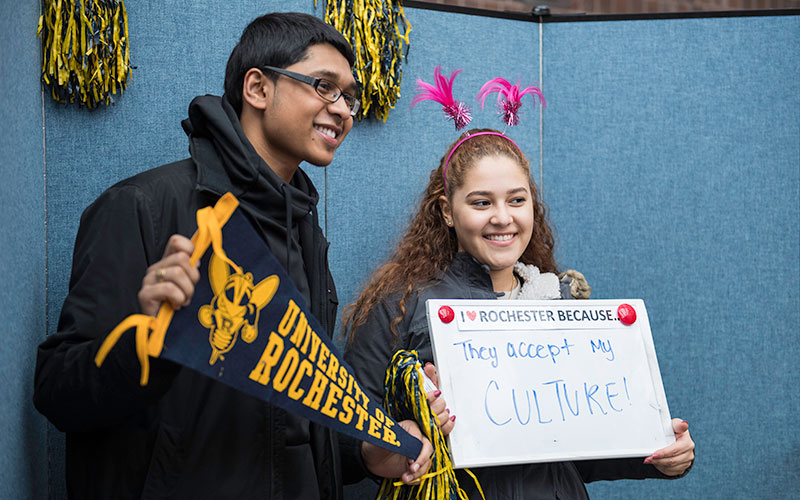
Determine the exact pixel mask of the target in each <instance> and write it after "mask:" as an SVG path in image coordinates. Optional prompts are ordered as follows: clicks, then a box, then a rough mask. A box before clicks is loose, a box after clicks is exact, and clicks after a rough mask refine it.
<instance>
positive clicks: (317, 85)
mask: <svg viewBox="0 0 800 500" xmlns="http://www.w3.org/2000/svg"><path fill="white" fill-rule="evenodd" d="M259 69H261V70H262V71H263V70H267V71H274V72H275V73H278V74H281V75H284V76H288V77H289V78H293V79H295V80H297V81H298V82H303V83H307V84H309V85H311V86H312V87H314V90H316V91H317V94H319V96H320V97H322V98H323V99H325V100H326V101H328V102H336V101H338V100H339V98H340V97H341V98H343V99H344V103H345V104H346V105H347V107H348V109H350V116H355V115H356V113H358V110H359V109H360V108H361V101H359V100H358V98H357V97H356V96H353V95H350V94H345V93H344V92H343V91H342V89H340V88H339V86H338V85H336V84H335V83H333V82H332V81H330V80H326V79H325V78H316V77H313V76H308V75H303V74H301V73H295V72H294V71H289V70H286V69H282V68H276V67H275V66H262V67H261V68H259Z"/></svg>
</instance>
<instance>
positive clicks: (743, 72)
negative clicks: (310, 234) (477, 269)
mask: <svg viewBox="0 0 800 500" xmlns="http://www.w3.org/2000/svg"><path fill="white" fill-rule="evenodd" d="M126 6H127V9H128V16H129V25H130V36H131V40H132V50H131V57H132V64H133V65H134V66H136V67H137V69H136V70H135V71H134V72H133V80H132V82H131V83H130V84H129V87H128V90H127V91H126V92H125V94H124V95H123V96H121V97H118V98H117V99H116V104H115V105H114V106H113V107H110V108H106V109H99V110H96V111H93V112H89V111H87V110H85V109H77V108H75V107H65V106H63V105H59V104H56V103H54V102H52V100H50V99H49V98H47V99H45V106H44V119H45V123H46V147H45V148H44V150H43V149H42V135H41V119H42V114H41V113H42V112H41V109H42V104H41V98H40V95H39V85H38V79H37V78H38V65H39V62H38V57H39V53H38V46H37V44H38V41H37V40H36V39H33V38H32V37H31V36H29V35H30V31H32V30H27V28H25V23H22V22H19V21H20V20H23V19H27V20H28V21H27V23H28V25H30V26H33V25H35V18H36V15H37V13H36V12H35V7H31V6H18V7H14V8H13V9H11V10H12V11H13V12H12V15H11V16H4V17H3V19H2V21H0V22H1V23H2V24H1V25H2V26H3V27H4V29H3V30H2V31H0V33H1V34H0V40H3V43H4V45H5V46H8V47H10V48H11V50H6V51H3V55H2V56H0V57H2V59H0V61H2V66H1V67H2V68H3V69H5V68H9V67H11V68H14V69H15V73H14V77H13V78H11V79H7V78H5V75H6V74H7V73H5V71H4V78H3V80H2V87H1V88H2V89H3V95H2V99H1V101H0V113H2V114H3V117H4V118H5V120H4V122H5V123H15V124H16V128H15V129H14V130H12V131H11V133H10V134H4V135H3V137H2V139H0V141H2V142H0V146H1V147H2V151H3V153H4V156H5V157H6V158H13V161H12V162H9V161H6V162H5V163H3V171H2V174H3V175H4V177H5V178H7V179H12V180H13V181H12V183H11V186H13V187H14V189H12V190H8V189H7V190H6V191H9V192H8V193H6V192H5V191H4V194H5V196H3V203H4V207H5V208H6V213H14V214H15V216H16V215H17V214H19V215H18V216H16V217H15V218H14V222H12V223H11V224H10V227H11V231H10V232H9V233H7V234H6V236H5V238H8V237H9V236H10V239H3V240H2V244H3V247H2V248H1V249H0V250H3V254H4V255H6V257H4V258H3V260H2V266H3V267H2V270H3V275H4V276H7V278H6V279H7V280H8V281H7V283H13V284H15V285H14V286H15V287H18V288H12V287H10V286H9V285H7V286H6V287H4V289H5V290H12V289H14V290H16V292H15V293H14V294H10V293H9V292H8V291H7V292H5V294H6V295H7V296H8V297H6V295H4V296H3V301H2V303H3V307H4V309H3V310H4V313H5V311H8V313H9V314H10V313H12V312H13V313H14V316H13V317H14V318H15V320H14V321H18V322H19V323H14V321H12V322H10V323H7V325H8V327H9V328H10V330H9V332H14V331H22V332H26V335H24V336H17V337H20V338H17V337H14V336H13V335H10V334H9V333H5V334H4V335H5V337H4V345H5V346H12V348H11V349H4V350H3V351H2V352H0V361H2V362H3V366H4V373H5V371H8V372H9V373H8V374H7V377H6V380H9V381H12V382H13V383H12V384H10V385H9V386H8V387H4V389H3V390H4V391H8V392H4V393H3V394H4V395H6V394H8V396H6V397H7V398H10V400H11V401H13V402H15V403H13V404H11V405H10V406H8V407H6V406H5V405H4V406H3V407H2V409H0V416H2V418H3V421H4V422H6V421H8V422H9V427H12V428H16V429H18V432H17V433H8V434H10V435H6V436H4V437H3V438H0V439H3V441H2V449H3V452H2V455H0V457H2V458H0V460H2V462H0V464H2V465H4V466H6V469H5V470H7V471H8V470H10V471H12V474H13V476H12V477H14V480H15V483H16V484H18V485H19V488H18V490H17V491H12V492H11V494H12V495H13V496H14V497H18V496H23V497H41V496H43V495H44V493H43V489H44V487H45V482H46V483H47V485H48V486H49V490H50V492H49V495H50V497H51V498H64V497H65V494H64V491H63V450H62V449H61V443H62V441H61V438H60V434H58V433H57V432H56V433H54V436H55V440H54V442H53V443H51V445H50V448H49V452H48V454H49V459H50V462H51V464H52V466H51V469H50V475H49V479H48V480H47V481H45V479H44V477H43V474H44V472H43V471H44V468H45V465H44V461H45V456H44V453H45V451H44V443H45V426H44V419H43V418H42V417H40V416H38V414H35V413H34V411H33V409H32V406H31V405H30V402H29V401H30V390H29V388H30V386H31V376H32V372H33V356H34V355H35V345H36V344H37V343H38V342H39V341H41V339H42V335H43V331H44V330H45V329H48V330H49V332H50V333H52V332H53V331H54V330H55V328H56V323H57V319H58V314H59V311H60V307H61V303H62V301H63V298H64V296H65V295H66V291H67V280H68V277H69V270H70V266H71V252H72V244H73V241H74V237H75V232H76V230H77V224H78V219H79V216H80V213H81V211H82V210H83V209H84V208H85V207H86V205H88V204H89V203H90V202H91V201H92V200H93V199H94V198H95V197H96V196H97V195H98V194H99V193H100V192H101V191H102V190H103V189H105V188H106V187H108V186H110V185H111V184H113V183H114V182H116V181H118V180H120V179H122V178H124V177H127V176H129V175H132V174H134V173H136V172H139V171H142V170H145V169H148V168H151V167H154V166H157V165H159V164H162V163H165V162H169V161H173V160H178V159H181V158H184V157H185V156H186V155H187V143H186V139H185V136H184V134H183V132H182V130H181V128H180V120H182V119H183V118H185V116H186V110H187V106H188V103H189V101H190V100H191V98H192V97H194V96H195V95H198V94H204V93H215V94H219V93H221V90H222V81H223V75H224V67H225V62H226V60H227V57H228V55H229V53H230V50H231V49H232V47H233V46H234V44H235V43H236V41H237V39H238V36H239V35H240V33H241V30H242V29H243V27H244V26H245V25H246V23H247V22H248V21H249V20H251V19H253V18H254V17H256V16H258V15H260V14H263V13H264V12H265V11H266V10H267V9H269V10H275V11H278V10H295V11H297V10H299V11H304V12H309V13H314V6H313V2H312V1H311V0H302V1H301V0H282V1H273V2H269V5H265V4H264V2H256V1H252V0H237V1H235V2H195V1H189V0H167V1H165V2H151V1H143V0H128V1H127V2H126ZM3 9H4V11H7V10H9V8H8V7H3ZM317 14H318V15H320V13H319V12H317ZM406 14H407V16H408V19H409V21H410V22H411V25H412V27H413V31H412V33H411V49H410V52H409V57H408V60H407V61H405V63H404V64H403V69H404V75H403V83H402V88H401V93H402V95H401V98H400V100H399V101H398V103H397V107H396V109H395V110H394V111H393V112H392V113H391V114H390V117H389V121H388V123H386V124H384V123H376V122H366V121H365V122H361V123H357V124H356V126H355V127H354V129H353V131H352V132H351V134H350V137H349V138H348V140H347V141H346V142H345V144H344V145H343V146H342V147H341V148H340V150H339V151H338V152H337V156H336V160H335V161H334V163H333V164H332V165H331V166H330V167H329V168H327V169H318V168H316V167H310V166H307V167H306V170H307V172H308V173H309V174H310V175H311V177H312V179H313V180H314V181H315V183H316V184H317V187H318V189H319V191H320V193H321V194H322V195H323V205H322V206H321V207H320V208H321V209H323V210H322V214H323V215H325V216H327V232H328V237H329V239H330V240H331V242H332V246H331V250H330V257H331V263H332V268H333V273H334V276H335V278H336V279H337V285H338V288H339V293H340V303H341V305H342V307H343V306H344V305H345V304H347V303H349V302H350V301H352V299H353V298H354V295H355V293H356V291H357V289H358V286H359V285H360V283H362V281H363V280H364V279H365V278H366V276H367V275H368V273H369V272H370V271H371V270H372V269H373V268H374V267H375V266H376V265H377V264H378V263H379V262H380V261H381V260H382V259H383V258H385V257H386V255H387V253H388V251H389V249H390V246H391V245H392V243H393V242H394V241H395V240H396V238H397V237H398V235H399V234H400V233H401V232H402V230H403V228H404V225H405V224H406V223H407V221H408V218H409V216H410V215H411V213H412V211H413V210H414V209H415V207H416V201H417V199H418V196H419V194H420V192H421V190H422V188H423V186H424V184H425V182H426V181H427V178H428V173H429V172H430V170H431V169H433V168H435V167H436V166H437V164H438V162H439V159H440V157H441V156H442V154H443V153H444V152H445V150H446V148H447V146H448V145H449V144H450V143H451V142H452V141H453V139H454V138H455V137H456V136H457V135H458V134H457V132H456V131H455V130H454V128H453V126H452V123H451V122H447V121H446V120H444V118H443V117H442V115H441V112H440V110H439V108H438V107H437V106H436V105H434V104H433V103H431V102H423V103H421V104H419V105H418V106H417V107H415V108H414V109H413V110H412V109H410V108H409V104H410V102H411V100H412V98H413V96H414V94H415V91H414V87H415V81H416V79H417V78H422V79H423V80H426V81H430V80H431V78H432V75H433V68H434V67H435V66H436V65H437V64H440V65H442V68H443V71H444V72H445V73H448V74H449V72H450V71H452V70H453V69H463V70H464V72H463V73H462V74H461V75H460V76H459V77H457V79H456V83H455V93H456V96H457V97H459V98H460V99H461V100H464V101H466V102H467V103H469V104H471V105H472V107H473V116H474V120H473V123H472V126H475V127H497V128H500V127H501V123H500V121H499V120H498V118H497V117H496V115H495V113H494V110H492V109H490V108H491V106H490V107H488V108H487V109H485V110H480V109H479V106H478V105H477V104H476V103H475V101H474V96H475V94H476V93H477V91H478V89H479V88H480V86H481V85H482V84H483V83H484V82H485V81H487V80H488V79H490V78H493V77H495V76H503V77H505V78H506V79H508V80H510V81H513V82H516V81H517V80H521V82H522V83H523V84H524V85H537V84H540V83H541V85H542V88H543V90H544V93H545V97H546V98H547V102H548V107H547V108H546V109H545V110H544V114H543V117H544V128H543V133H544V140H543V143H542V148H541V150H542V154H543V158H544V162H543V167H544V170H543V187H544V197H545V200H546V202H547V203H548V205H549V206H550V208H551V220H552V222H553V224H554V225H555V226H556V228H557V235H558V240H559V246H558V257H559V263H560V264H561V265H562V267H565V268H567V267H570V268H575V269H579V270H581V271H583V272H584V273H585V274H586V275H587V277H588V279H589V280H590V282H591V284H592V285H593V286H594V294H595V295H594V296H595V297H596V298H604V297H632V298H643V299H645V301H646V303H647V305H648V311H649V315H650V318H651V321H652V329H653V333H654V337H655V343H656V348H657V351H658V355H659V362H660V365H661V370H662V375H663V378H664V383H665V388H666V392H667V397H668V400H669V402H670V406H671V409H672V413H673V414H674V415H676V416H681V417H683V418H685V419H687V420H689V422H690V424H691V426H692V432H693V436H694V438H695V440H696V442H697V443H698V461H697V464H696V466H695V470H693V471H692V473H691V474H690V475H689V476H688V477H687V478H686V479H684V480H681V481H679V482H664V481H644V482H623V483H608V484H599V485H592V486H590V492H591V493H592V495H593V497H594V498H596V499H601V498H641V497H643V496H657V495H658V496H665V497H669V498H720V499H722V498H760V497H770V498H781V497H784V498H786V497H787V495H791V494H790V493H788V492H793V491H795V490H797V486H800V472H798V471H800V459H798V458H797V457H798V456H800V455H798V453H797V451H799V450H800V440H799V439H798V438H797V437H796V433H793V432H792V430H793V426H792V423H793V422H792V420H791V418H792V417H793V416H794V415H797V414H798V410H800V407H799V406H800V397H798V396H797V395H795V394H794V393H793V392H792V385H791V383H792V382H793V381H796V380H797V379H798V377H799V376H800V369H798V368H797V366H798V364H797V363H796V361H795V360H796V359H797V358H798V354H800V352H798V351H800V343H798V341H797V338H796V336H797V324H798V322H800V297H799V294H800V249H799V248H798V245H799V243H800V236H799V235H800V205H799V203H800V202H798V200H799V199H800V178H799V176H800V84H798V80H800V79H798V78H797V75H798V74H800V55H799V54H800V50H798V49H800V17H798V16H786V17H759V18H728V19H686V20H658V21H626V22H595V23H554V24H545V25H544V26H543V27H542V31H543V37H542V43H543V52H542V57H543V67H542V70H543V73H544V77H543V80H544V81H543V82H539V77H538V75H539V43H540V41H539V28H540V27H539V25H537V24H534V23H527V22H520V21H513V20H501V19H492V18H482V17H476V16H469V15H463V14H455V13H445V12H437V11H429V10H420V9H406ZM26 30H27V31H26ZM12 55H13V58H12ZM20 61H24V64H21V63H20ZM17 68H22V69H21V70H17ZM530 102H531V101H526V102H525V104H524V106H525V107H524V108H523V110H524V112H525V116H524V118H523V122H522V124H521V125H520V126H519V127H516V128H514V129H511V130H510V132H509V133H510V135H512V136H513V137H514V139H515V140H516V141H517V142H518V144H519V145H520V146H521V147H522V149H523V150H524V151H525V152H526V153H528V155H529V157H530V158H531V160H532V170H533V171H534V172H535V175H534V177H535V178H536V180H537V181H538V180H539V179H538V172H539V163H538V162H539V152H540V143H539V132H540V128H539V110H538V107H537V108H536V109H534V108H533V107H532V106H531V105H530ZM20 110H24V112H21V111H20ZM43 153H46V158H47V163H46V173H47V180H46V188H47V190H46V192H47V198H46V200H43V192H44V187H45V186H44V185H43V181H42V178H43V173H44V171H45V170H44V165H45V164H44V161H43V158H44V157H45V155H44V154H43ZM326 186H327V187H326ZM45 206H46V217H47V219H46V221H47V236H48V238H47V246H46V249H45V241H44V234H45V225H44V222H45V221H44V217H45V210H44V208H43V207H45ZM19 207H24V208H25V210H19ZM325 208H327V210H325ZM12 209H13V212H11V210H12ZM10 242H13V243H14V246H11V245H10ZM7 248H8V249H14V250H17V251H18V254H19V255H23V256H24V261H23V262H22V263H21V264H20V263H19V262H15V261H12V260H9V257H8V255H10V254H11V253H10V252H9V251H7V250H6V249H7ZM45 251H46V254H45ZM45 255H46V258H47V261H46V262H45ZM45 270H47V276H48V278H47V282H46V283H45ZM45 285H47V297H46V298H45V296H44V291H43V290H44V288H45ZM45 300H46V303H45ZM4 317H5V314H4ZM45 321H47V323H45ZM45 325H47V327H45ZM28 332H30V333H28ZM6 338H10V339H11V340H7V339H6ZM12 367H13V371H11V369H12ZM6 443H8V445H7V444H6ZM6 450H9V451H6ZM753 478H755V479H756V480H755V481H754V480H753ZM368 489H369V488H368V487H366V486H364V485H363V484H362V486H360V487H356V488H351V489H348V490H347V491H348V496H349V497H350V498H361V497H362V496H363V495H364V494H365V493H364V491H366V490H368ZM16 493H19V494H18V495H17V494H16ZM3 494H6V492H4V493H3ZM0 496H2V495H0Z"/></svg>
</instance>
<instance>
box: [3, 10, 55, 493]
mask: <svg viewBox="0 0 800 500" xmlns="http://www.w3.org/2000/svg"><path fill="white" fill-rule="evenodd" d="M38 15H39V13H38V3H37V2H5V3H3V5H2V7H0V46H1V47H2V50H0V123H2V124H3V125H2V134H0V158H2V159H0V178H1V179H2V187H0V194H1V195H0V212H1V213H2V217H3V222H2V224H0V227H2V233H1V234H0V256H2V257H0V276H2V279H0V283H2V286H0V319H2V327H0V342H1V343H2V347H0V380H2V382H1V383H0V470H2V471H3V473H2V474H3V480H2V487H0V498H3V499H5V498H9V499H11V498H45V496H46V494H47V458H48V457H47V445H46V439H47V427H46V424H45V420H44V419H43V418H42V417H41V415H39V414H38V413H37V412H36V410H35V409H34V408H33V405H32V404H31V398H32V397H33V367H34V363H35V361H36V346H37V345H38V344H39V342H41V341H42V340H44V338H45V321H46V311H47V305H46V302H45V300H46V298H45V295H46V291H45V290H46V289H45V285H46V283H45V275H46V272H47V267H46V257H45V252H46V250H45V234H46V232H45V204H44V177H45V172H46V170H45V166H44V159H43V156H42V139H43V137H42V95H41V90H40V87H39V42H38V40H37V39H36V38H35V33H36V19H37V17H38Z"/></svg>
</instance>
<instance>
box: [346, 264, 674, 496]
mask: <svg viewBox="0 0 800 500" xmlns="http://www.w3.org/2000/svg"><path fill="white" fill-rule="evenodd" d="M563 293H564V291H563V290H562V295H563ZM496 298H497V293H495V292H494V289H493V287H492V280H491V277H490V276H489V273H488V271H487V270H486V269H485V268H484V267H483V266H481V265H480V264H479V263H478V262H477V261H476V260H475V259H473V258H472V257H471V256H470V255H469V254H467V253H463V252H462V253H458V254H456V257H455V259H454V260H453V263H452V264H451V265H450V267H449V268H448V269H447V271H446V272H445V273H444V275H443V276H442V278H441V279H440V280H436V281H435V282H433V283H428V284H426V285H424V286H420V287H418V288H417V289H416V290H414V291H413V292H412V294H411V296H409V298H408V299H407V300H406V303H405V308H406V312H405V314H401V313H400V309H399V304H398V302H399V297H396V296H395V297H391V298H390V299H388V300H385V301H383V302H382V303H380V304H379V305H378V306H376V307H375V308H374V309H373V311H372V313H371V314H370V316H369V319H368V320H367V322H366V323H365V324H364V325H362V326H360V327H359V328H358V329H356V331H355V337H354V339H353V341H352V342H351V343H350V344H349V345H348V347H347V350H346V351H345V355H344V357H345V360H346V361H347V362H348V363H350V366H351V367H352V368H353V370H354V371H355V372H356V376H357V377H358V380H360V381H361V383H362V385H363V386H364V388H365V389H367V390H368V391H369V392H370V394H372V395H373V397H377V398H378V399H381V400H382V399H383V380H384V373H385V370H386V366H387V365H388V364H389V361H390V360H391V357H392V355H393V353H394V352H396V351H397V350H400V349H413V350H416V351H417V353H418V355H419V359H420V361H421V362H422V364H423V365H424V364H425V363H427V362H431V363H432V362H433V352H432V349H431V342H430V337H429V333H428V320H427V316H426V312H425V301H426V300H428V299H496ZM400 316H402V318H403V319H402V320H401V321H400V323H399V324H398V326H397V331H398V332H399V335H398V336H397V338H395V337H394V335H393V334H392V333H391V330H390V328H389V325H390V323H391V321H392V320H393V319H394V318H397V317H400ZM470 470H471V471H472V472H473V473H475V475H476V476H477V477H478V480H479V481H480V484H481V487H482V488H483V492H484V494H485V495H486V499H487V500H523V499H525V500H555V499H560V500H584V499H588V498H589V496H588V493H587V492H586V487H585V486H584V482H586V483H588V482H591V481H597V480H613V479H644V478H649V477H656V478H667V477H668V476H665V475H664V474H662V473H661V472H659V471H658V470H657V469H656V468H655V467H653V466H650V465H644V464H643V463H642V459H640V458H634V459H613V460H586V461H580V462H553V463H540V464H523V465H506V466H501V467H486V468H472V469H470ZM457 473H458V482H459V486H460V487H461V488H463V489H464V490H465V491H466V493H467V495H468V496H469V498H480V494H478V492H477V491H476V489H475V482H474V481H473V480H472V479H471V478H470V477H468V476H467V475H466V474H465V473H464V472H463V471H457Z"/></svg>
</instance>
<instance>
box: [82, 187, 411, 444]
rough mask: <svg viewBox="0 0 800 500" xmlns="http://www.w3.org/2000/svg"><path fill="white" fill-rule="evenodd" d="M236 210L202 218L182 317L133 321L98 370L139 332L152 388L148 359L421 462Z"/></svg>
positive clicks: (228, 203) (230, 207) (164, 311)
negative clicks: (126, 337)
mask: <svg viewBox="0 0 800 500" xmlns="http://www.w3.org/2000/svg"><path fill="white" fill-rule="evenodd" d="M223 205H224V209H221V206H223ZM236 206H238V202H237V201H236V200H235V198H234V197H233V196H232V195H230V194H227V195H225V196H223V198H221V199H220V202H219V203H218V204H217V206H216V207H214V209H213V210H212V209H211V207H208V208H205V209H202V210H201V211H199V212H198V231H197V233H196V234H195V236H194V237H193V238H192V241H193V242H194V244H195V254H194V255H193V256H192V262H194V260H195V259H200V267H199V268H200V281H199V282H198V283H197V285H196V286H195V292H194V296H193V297H192V302H191V304H190V305H189V306H187V307H184V308H182V309H180V310H178V311H174V312H173V311H172V309H171V307H170V306H169V304H166V303H165V304H162V306H161V309H160V310H159V313H158V316H157V317H152V316H145V315H141V314H139V315H132V316H130V317H128V318H127V319H126V320H124V321H123V322H122V323H120V325H119V326H118V327H117V328H115V329H114V330H113V331H112V332H111V333H110V334H109V336H108V337H107V339H106V341H105V342H104V344H103V346H102V347H101V349H100V351H99V352H98V355H97V357H96V359H95V361H96V364H97V365H98V366H100V365H102V363H103V361H104V360H105V358H106V356H107V355H108V353H109V351H110V350H111V349H112V348H113V345H114V343H115V342H116V341H117V340H118V339H119V337H120V336H121V335H122V334H123V333H124V332H125V331H127V330H129V329H131V328H134V327H135V328H136V337H137V339H136V340H137V342H136V343H137V353H138V355H139V360H140V363H141V364H142V379H141V383H142V384H143V385H144V384H146V383H147V380H148V378H147V377H148V355H149V356H153V357H161V358H164V359H168V360H171V361H173V362H175V363H178V364H180V365H183V366H185V367H188V368H190V369H192V370H195V371H198V372H200V373H202V374H204V375H206V376H208V377H210V378H213V379H215V380H217V381H219V382H221V383H224V384H227V385H229V386H231V387H234V388H236V389H238V390H240V391H243V392H245V393H247V394H250V395H252V396H253V397H256V398H259V399H261V400H263V401H268V402H270V403H271V404H274V405H276V406H279V407H281V408H283V409H285V410H287V411H289V412H291V413H294V414H297V415H301V416H303V417H305V418H307V419H309V420H311V421H313V422H317V423H319V424H321V425H324V426H326V427H329V428H331V429H333V430H335V431H337V432H341V433H344V434H348V435H351V436H354V437H356V438H357V439H360V440H362V441H367V442H370V443H373V444H375V445H378V446H381V447H383V448H386V449H388V450H391V451H393V452H395V453H400V454H402V455H405V456H407V457H410V458H416V457H417V456H418V455H419V452H420V450H421V446H422V444H421V443H420V441H419V440H418V439H416V438H415V437H413V436H411V435H410V434H408V433H407V432H406V431H405V430H404V429H403V428H402V427H400V426H399V425H396V423H395V421H394V420H392V418H391V417H389V416H388V415H387V414H386V412H385V411H384V410H383V409H382V408H381V406H380V402H379V401H374V400H373V399H372V398H371V397H370V396H369V395H367V394H366V393H365V392H364V391H363V390H362V389H361V385H360V384H359V383H358V381H357V380H356V379H355V377H354V376H353V372H352V370H351V369H350V367H349V366H348V365H347V363H345V361H344V359H343V358H342V356H341V355H340V353H339V351H338V349H337V347H336V345H334V343H333V342H332V340H331V338H330V337H329V336H328V334H327V333H326V332H324V331H323V330H322V328H321V326H320V325H319V322H318V321H317V320H316V318H314V316H313V315H312V314H311V313H310V312H309V311H308V309H307V307H306V304H305V299H304V298H303V296H302V294H300V292H299V291H298V290H297V288H295V286H294V284H293V283H292V281H291V279H290V278H289V277H288V275H287V274H286V271H285V270H284V269H283V267H282V266H281V265H280V263H279V262H278V261H277V260H276V259H275V257H274V256H273V255H272V254H271V253H270V251H269V249H268V248H267V246H266V244H265V243H264V241H263V240H262V239H261V238H260V237H259V236H258V234H257V233H256V232H255V230H254V229H253V227H252V225H251V224H250V222H249V221H248V220H247V218H246V217H245V216H244V215H243V214H242V213H240V212H239V211H238V210H235V208H236ZM201 212H202V214H201ZM206 339H207V340H206Z"/></svg>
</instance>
